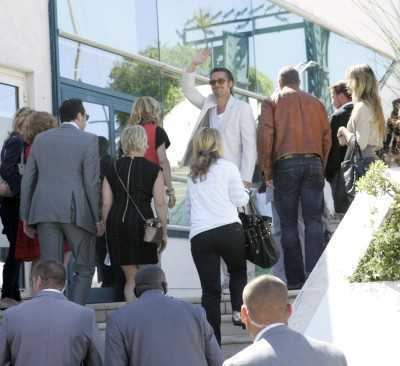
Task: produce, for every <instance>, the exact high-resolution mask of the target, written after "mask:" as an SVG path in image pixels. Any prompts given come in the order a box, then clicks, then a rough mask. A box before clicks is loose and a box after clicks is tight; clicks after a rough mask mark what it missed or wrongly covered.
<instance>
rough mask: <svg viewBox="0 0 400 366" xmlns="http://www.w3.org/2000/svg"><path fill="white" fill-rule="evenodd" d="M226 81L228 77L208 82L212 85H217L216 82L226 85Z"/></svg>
mask: <svg viewBox="0 0 400 366" xmlns="http://www.w3.org/2000/svg"><path fill="white" fill-rule="evenodd" d="M225 82H226V79H222V78H221V79H217V80H214V79H213V80H210V81H209V82H208V83H209V84H210V85H211V86H215V85H216V84H218V85H224V84H225Z"/></svg>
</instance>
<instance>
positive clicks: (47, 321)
mask: <svg viewBox="0 0 400 366" xmlns="http://www.w3.org/2000/svg"><path fill="white" fill-rule="evenodd" d="M103 351H104V346H103V342H102V340H101V339H100V334H99V331H98V329H97V327H96V320H95V315H94V312H93V310H91V309H88V308H85V307H83V306H80V305H77V304H75V303H73V302H70V301H68V300H67V299H66V298H65V297H64V295H62V294H60V293H55V292H50V291H42V292H39V293H38V294H37V295H36V296H35V297H34V298H32V300H29V301H26V302H24V303H22V304H20V305H18V306H15V307H12V308H10V309H8V310H6V311H5V312H4V318H3V321H2V325H1V327H0V365H2V366H3V365H8V364H11V365H13V366H39V365H40V366H55V365H57V366H72V365H76V366H78V365H81V362H84V364H85V365H96V366H97V365H103Z"/></svg>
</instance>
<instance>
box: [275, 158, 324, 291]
mask: <svg viewBox="0 0 400 366" xmlns="http://www.w3.org/2000/svg"><path fill="white" fill-rule="evenodd" d="M273 179H274V187H275V190H274V201H275V204H276V208H277V211H278V215H279V218H280V222H281V232H282V249H283V253H284V262H285V272H286V278H287V281H288V285H289V286H296V285H299V284H302V283H304V281H305V279H306V274H305V272H304V264H303V258H302V252H301V246H300V240H299V233H298V229H297V227H298V225H297V216H298V204H299V201H300V204H301V208H302V214H303V220H304V226H305V243H304V245H305V271H306V273H307V274H309V273H310V272H311V271H312V270H313V268H314V266H315V264H316V263H317V261H318V259H319V257H320V256H321V254H322V252H323V248H324V230H323V224H322V214H323V209H324V205H323V198H324V193H323V189H324V177H323V169H322V163H321V160H320V158H319V157H317V156H303V155H298V156H294V157H292V158H289V159H281V160H278V161H277V162H276V163H275V165H274V175H273Z"/></svg>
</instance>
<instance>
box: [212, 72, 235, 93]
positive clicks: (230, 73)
mask: <svg viewBox="0 0 400 366" xmlns="http://www.w3.org/2000/svg"><path fill="white" fill-rule="evenodd" d="M215 72H224V73H225V76H226V77H227V78H228V80H229V81H232V83H234V82H235V79H234V77H233V74H232V72H231V71H230V70H229V69H227V68H226V67H214V68H213V69H212V70H211V71H210V79H211V77H212V74H214V73H215ZM231 94H233V87H232V88H231Z"/></svg>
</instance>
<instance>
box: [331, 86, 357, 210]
mask: <svg viewBox="0 0 400 366" xmlns="http://www.w3.org/2000/svg"><path fill="white" fill-rule="evenodd" d="M330 92H331V100H332V104H333V106H334V107H335V109H336V111H335V112H334V113H333V114H332V116H331V130H332V147H331V151H330V152H329V157H328V162H327V165H326V171H325V175H326V179H327V180H328V182H329V183H330V184H331V188H332V195H333V202H334V205H335V211H336V212H337V213H341V214H344V213H346V211H347V209H348V208H349V206H350V203H351V202H350V201H349V199H348V197H347V194H346V192H345V190H344V181H343V177H342V174H341V173H340V163H341V162H342V161H343V159H344V156H345V154H346V149H347V146H340V145H339V141H338V139H337V136H336V135H337V132H338V129H339V127H341V126H344V127H346V126H347V122H348V121H349V119H350V116H351V112H352V110H353V103H352V101H351V94H350V93H349V91H348V89H347V86H346V83H345V82H344V81H339V82H337V83H336V84H334V85H332V86H331V87H330Z"/></svg>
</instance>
